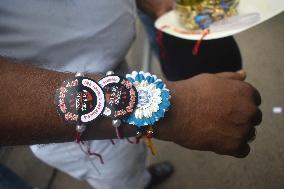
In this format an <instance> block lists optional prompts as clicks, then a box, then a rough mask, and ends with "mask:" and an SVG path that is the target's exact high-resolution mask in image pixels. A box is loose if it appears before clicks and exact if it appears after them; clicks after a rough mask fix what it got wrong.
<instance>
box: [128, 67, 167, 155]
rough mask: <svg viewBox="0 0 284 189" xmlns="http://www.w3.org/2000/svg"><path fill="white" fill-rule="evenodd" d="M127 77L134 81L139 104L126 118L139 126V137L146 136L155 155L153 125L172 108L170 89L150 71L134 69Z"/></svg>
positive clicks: (148, 144) (130, 122)
mask: <svg viewBox="0 0 284 189" xmlns="http://www.w3.org/2000/svg"><path fill="white" fill-rule="evenodd" d="M126 78H127V79H128V80H129V81H130V82H132V83H133V85H134V87H135V88H136V90H137V92H138V104H137V107H136V109H135V111H134V113H133V114H131V115H130V116H129V117H127V118H126V119H124V121H125V122H126V123H128V124H131V125H135V126H136V128H137V139H140V138H142V137H143V136H146V144H147V146H148V147H149V148H150V150H151V152H152V154H153V155H155V154H156V150H155V148H154V145H153V143H152V140H151V139H152V138H153V132H154V131H153V126H154V124H155V123H156V122H157V121H159V120H160V119H161V118H163V117H164V116H165V112H166V111H167V110H168V109H169V108H170V98H171V95H170V91H169V89H167V87H166V84H165V83H164V82H163V81H162V80H161V79H157V76H156V75H151V74H150V73H144V72H142V71H140V72H139V73H138V72H136V71H133V72H132V73H131V74H127V75H126Z"/></svg>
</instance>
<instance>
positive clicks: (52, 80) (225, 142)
mask: <svg viewBox="0 0 284 189" xmlns="http://www.w3.org/2000/svg"><path fill="white" fill-rule="evenodd" d="M0 69H1V74H0V88H1V89H5V90H2V91H1V100H0V143H1V144H2V145H15V144H37V143H50V142H64V141H73V140H74V132H75V128H74V127H71V126H69V125H66V124H65V123H64V122H63V120H62V119H61V118H60V117H59V116H58V114H57V112H56V110H55V107H54V99H53V98H54V93H55V90H56V89H57V88H58V87H59V86H60V85H61V83H62V82H63V81H64V80H66V79H68V78H70V77H73V76H74V73H72V74H70V73H59V72H53V71H48V70H43V69H39V68H34V67H32V66H28V65H22V64H15V63H12V62H11V61H8V60H5V59H2V60H0ZM90 77H92V78H94V79H96V80H97V79H99V76H98V75H95V74H94V75H90ZM244 78H245V75H244V73H221V74H201V75H198V76H196V77H193V78H192V79H188V80H183V81H178V82H167V85H168V88H169V89H170V90H171V91H172V99H171V101H172V108H171V110H170V111H169V112H168V113H167V115H166V118H165V119H164V120H162V121H160V122H159V123H158V124H157V126H155V128H156V136H155V137H156V138H158V139H162V140H170V141H173V142H175V143H177V144H179V145H182V146H184V147H186V148H188V149H195V150H205V151H214V152H216V153H219V154H227V155H232V156H236V157H245V156H246V155H247V154H248V153H249V146H248V145H247V141H248V139H249V138H250V137H251V136H249V133H250V131H251V130H252V129H253V126H254V125H257V124H259V123H260V122H261V114H259V112H260V111H259V109H258V108H257V107H258V105H259V104H260V96H259V94H258V92H257V91H256V90H255V89H254V88H253V87H252V86H251V85H249V84H247V83H245V82H243V81H242V80H244ZM123 129H124V134H125V135H126V136H133V135H134V134H135V131H134V129H133V127H131V126H129V125H123ZM114 137H115V131H114V129H113V128H112V126H111V120H109V119H106V118H100V119H98V120H97V121H95V123H94V126H93V127H90V128H89V129H88V131H86V132H84V135H83V139H109V138H114Z"/></svg>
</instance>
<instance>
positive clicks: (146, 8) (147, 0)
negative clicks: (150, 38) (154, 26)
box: [136, 0, 174, 19]
mask: <svg viewBox="0 0 284 189" xmlns="http://www.w3.org/2000/svg"><path fill="white" fill-rule="evenodd" d="M136 4H137V7H138V8H139V9H140V10H142V11H143V12H144V13H146V14H147V15H149V16H151V17H152V18H154V19H156V18H158V17H159V16H161V15H162V14H164V13H165V12H167V11H169V10H171V9H172V8H173V4H174V0H136Z"/></svg>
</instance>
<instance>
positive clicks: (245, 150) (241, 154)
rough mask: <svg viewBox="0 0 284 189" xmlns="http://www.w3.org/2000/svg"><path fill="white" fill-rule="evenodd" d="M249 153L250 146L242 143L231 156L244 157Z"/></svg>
mask: <svg viewBox="0 0 284 189" xmlns="http://www.w3.org/2000/svg"><path fill="white" fill-rule="evenodd" d="M249 153H250V146H249V145H248V144H244V145H243V146H242V147H241V148H240V149H239V151H238V152H237V153H235V154H234V155H233V156H235V157H236V158H245V157H247V156H248V155H249Z"/></svg>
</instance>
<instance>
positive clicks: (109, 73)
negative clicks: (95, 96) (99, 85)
mask: <svg viewBox="0 0 284 189" xmlns="http://www.w3.org/2000/svg"><path fill="white" fill-rule="evenodd" d="M113 74H114V72H113V71H107V73H106V75H113Z"/></svg>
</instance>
